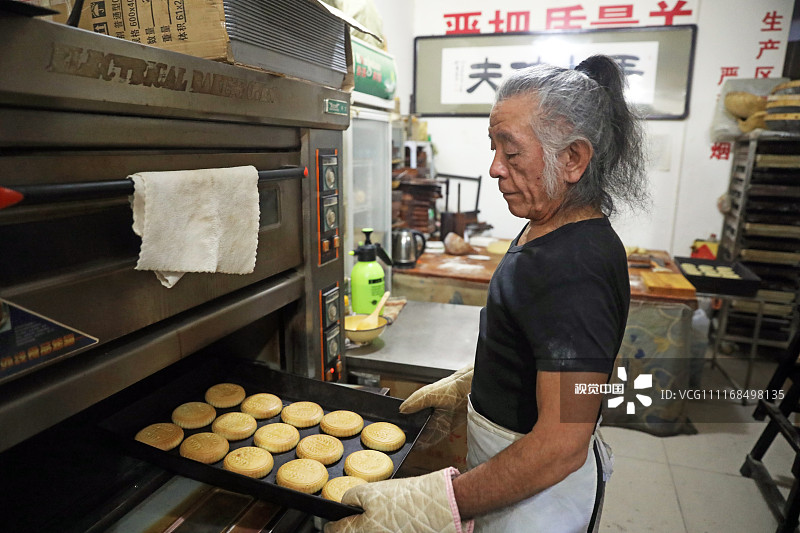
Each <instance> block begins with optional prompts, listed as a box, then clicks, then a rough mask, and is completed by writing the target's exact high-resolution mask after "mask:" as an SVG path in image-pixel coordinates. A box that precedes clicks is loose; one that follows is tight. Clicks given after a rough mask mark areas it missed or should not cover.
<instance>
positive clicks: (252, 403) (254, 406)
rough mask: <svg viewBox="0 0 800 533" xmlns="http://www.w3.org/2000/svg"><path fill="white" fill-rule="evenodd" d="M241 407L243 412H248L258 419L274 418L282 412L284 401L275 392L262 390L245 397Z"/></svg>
mask: <svg viewBox="0 0 800 533" xmlns="http://www.w3.org/2000/svg"><path fill="white" fill-rule="evenodd" d="M241 409H242V412H243V413H247V414H248V415H250V416H252V417H253V418H255V419H257V420H262V419H264V418H272V417H273V416H275V415H277V414H278V413H280V412H281V409H283V403H282V402H281V399H280V398H278V397H277V396H275V395H274V394H267V393H266V392H260V393H258V394H253V395H252V396H248V397H247V398H245V399H244V401H243V402H242V407H241Z"/></svg>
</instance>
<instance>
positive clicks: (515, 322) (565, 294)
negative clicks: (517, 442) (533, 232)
mask: <svg viewBox="0 0 800 533" xmlns="http://www.w3.org/2000/svg"><path fill="white" fill-rule="evenodd" d="M520 235H521V234H520ZM518 242H519V236H517V238H516V239H515V240H514V241H513V242H512V243H511V247H510V248H509V250H508V253H506V255H505V256H504V257H503V260H502V261H501V262H500V264H499V265H498V267H497V269H496V270H495V273H494V275H493V276H492V280H491V282H490V284H489V295H488V300H487V303H486V307H484V308H483V309H482V310H481V319H480V333H479V336H478V346H477V350H476V354H475V374H474V378H473V381H472V403H473V406H474V407H475V409H476V410H477V411H478V412H479V413H480V414H482V415H483V416H485V417H486V418H488V419H489V420H491V421H493V422H494V423H496V424H499V425H501V426H503V427H505V428H507V429H510V430H513V431H517V432H519V433H527V432H529V431H530V430H531V429H532V428H533V425H534V424H535V423H536V420H537V418H538V410H537V406H536V372H537V371H539V370H544V371H551V372H569V371H578V372H604V373H607V374H610V373H611V372H612V370H613V368H614V359H615V358H616V356H617V352H618V351H619V348H620V345H621V344H622V338H623V335H624V332H625V324H626V321H627V317H628V305H629V303H630V282H629V279H628V264H627V259H626V254H625V248H624V247H623V246H622V242H621V241H620V240H619V237H618V236H617V234H616V233H615V232H614V229H613V228H612V227H611V224H610V223H609V221H608V219H607V218H605V217H603V218H594V219H589V220H583V221H580V222H575V223H571V224H566V225H564V226H561V227H560V228H558V229H556V230H554V231H552V232H550V233H548V234H546V235H543V236H542V237H539V238H537V239H534V240H532V241H529V242H527V243H525V244H524V245H522V246H518V245H517V243H518Z"/></svg>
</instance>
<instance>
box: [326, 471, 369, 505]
mask: <svg viewBox="0 0 800 533" xmlns="http://www.w3.org/2000/svg"><path fill="white" fill-rule="evenodd" d="M366 482H367V480H366V479H361V478H360V477H355V476H340V477H335V478H333V479H331V480H330V481H328V482H327V483H325V486H324V487H322V497H323V498H325V499H326V500H333V501H335V502H339V503H341V502H342V496H344V493H345V492H347V491H348V490H349V489H352V488H353V487H355V486H356V485H363V484H364V483H366Z"/></svg>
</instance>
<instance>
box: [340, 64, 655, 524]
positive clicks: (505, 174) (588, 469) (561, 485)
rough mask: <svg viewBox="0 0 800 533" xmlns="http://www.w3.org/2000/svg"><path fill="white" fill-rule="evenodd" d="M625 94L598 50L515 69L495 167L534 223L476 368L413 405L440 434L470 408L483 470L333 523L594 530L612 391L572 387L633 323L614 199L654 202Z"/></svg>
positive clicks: (517, 251) (364, 500) (513, 261)
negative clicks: (604, 404)
mask: <svg viewBox="0 0 800 533" xmlns="http://www.w3.org/2000/svg"><path fill="white" fill-rule="evenodd" d="M623 88H624V77H623V74H622V72H621V70H620V69H619V67H618V66H617V64H616V63H615V62H614V61H613V60H611V59H610V58H608V57H604V56H593V57H591V58H589V59H587V60H586V61H584V62H583V63H581V64H580V65H579V66H578V67H577V68H576V69H575V70H568V69H563V68H556V67H550V66H545V65H539V66H535V67H530V68H528V69H524V70H521V71H517V72H515V73H514V74H513V75H512V76H511V77H510V78H509V79H507V80H506V81H505V82H504V84H503V85H502V87H500V89H499V90H498V92H497V99H496V103H495V105H494V107H493V108H492V112H491V116H490V119H489V139H490V141H491V148H492V150H493V151H494V152H495V155H494V159H493V161H492V165H491V168H490V174H491V176H492V177H494V178H496V179H497V180H498V187H499V189H500V192H501V193H502V194H503V198H504V199H505V200H506V202H507V203H508V208H509V210H510V211H511V213H512V214H514V215H516V216H518V217H520V218H524V219H527V220H528V223H527V224H526V226H525V227H524V228H523V230H522V231H521V232H520V234H519V235H518V236H517V238H516V239H515V240H514V241H513V242H512V243H511V247H510V248H509V250H508V252H507V254H506V255H505V257H504V258H503V260H502V261H501V263H500V265H499V266H498V267H497V270H496V271H495V274H494V276H493V278H492V281H491V284H490V286H489V295H488V301H487V304H486V307H485V308H484V309H483V310H482V312H481V320H480V332H479V338H478V346H477V350H476V355H475V365H474V371H473V369H472V368H471V367H468V368H465V369H462V370H460V371H459V372H457V373H455V374H454V375H453V376H450V377H448V378H445V379H444V380H441V381H439V382H437V383H433V384H431V385H428V386H426V387H423V388H422V389H420V390H419V391H417V392H416V393H414V394H413V395H412V396H411V397H410V398H409V399H408V400H406V401H405V402H404V403H403V405H402V406H401V411H403V412H414V411H416V410H419V409H422V408H424V407H428V406H432V407H435V408H436V410H435V412H434V420H433V421H432V423H431V424H429V425H430V426H431V427H432V430H431V431H434V432H436V433H437V434H438V437H441V436H443V435H446V434H447V432H448V431H449V430H450V427H451V424H452V423H457V421H458V420H459V419H460V418H461V419H463V417H464V416H466V417H467V431H468V436H467V440H468V456H467V463H468V467H469V470H468V471H467V472H466V473H464V474H461V475H459V474H458V472H457V471H456V470H455V469H446V470H442V471H439V472H434V473H431V474H428V475H425V476H420V477H415V478H407V479H398V480H390V481H385V482H381V483H374V484H367V485H362V486H359V487H356V488H354V489H351V490H350V491H348V492H347V493H346V494H345V497H344V500H343V501H344V502H345V503H349V504H354V505H359V506H361V507H363V509H364V514H362V515H358V516H353V517H348V518H346V519H344V520H341V521H339V522H335V523H332V524H329V525H328V526H327V527H326V531H327V532H333V533H337V532H343V531H346V532H356V531H405V532H423V531H424V532H434V531H453V532H458V531H470V530H472V529H473V526H474V528H475V530H476V531H484V532H489V531H492V532H522V531H525V532H548V533H562V532H563V533H573V532H586V531H594V530H595V528H596V527H597V525H598V521H599V514H600V510H601V506H602V495H603V488H604V481H605V479H604V477H607V476H604V470H605V471H606V474H610V468H608V465H607V463H608V461H604V458H607V450H606V447H605V445H604V444H603V443H602V442H600V441H599V438H598V437H597V434H596V432H595V430H596V426H597V423H598V420H599V415H600V408H601V401H602V397H601V396H600V395H580V394H575V393H574V391H575V389H576V385H581V384H586V385H591V384H598V385H599V384H603V383H606V382H607V381H608V379H609V376H610V374H611V372H612V370H613V364H614V358H615V357H616V354H617V351H618V350H619V347H620V344H621V342H622V337H623V333H624V329H625V323H626V319H627V313H628V304H629V299H630V287H629V283H628V272H627V261H626V256H625V251H624V248H623V246H622V243H621V242H620V240H619V238H618V237H617V235H616V233H615V232H614V230H613V229H612V227H611V225H610V223H609V220H608V218H607V216H608V215H610V214H611V212H612V211H613V209H614V203H613V202H614V199H619V200H623V201H626V202H628V203H630V204H632V205H634V206H638V205H640V204H641V203H643V201H644V199H645V198H646V193H645V188H644V171H643V169H644V160H643V155H642V144H643V143H642V134H641V129H640V127H639V125H638V122H637V121H636V118H635V116H634V115H633V114H632V113H631V111H630V110H629V108H628V107H627V105H626V103H625V100H624V97H623ZM473 376H474V377H473ZM425 437H426V438H431V435H430V434H429V435H425ZM473 520H474V522H473Z"/></svg>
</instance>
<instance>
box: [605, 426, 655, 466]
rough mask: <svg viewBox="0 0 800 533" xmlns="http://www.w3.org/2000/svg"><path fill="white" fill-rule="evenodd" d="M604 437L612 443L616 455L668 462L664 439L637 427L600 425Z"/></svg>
mask: <svg viewBox="0 0 800 533" xmlns="http://www.w3.org/2000/svg"><path fill="white" fill-rule="evenodd" d="M600 433H602V435H603V439H605V441H606V442H607V443H608V444H610V445H611V448H612V449H613V450H614V456H615V457H630V458H633V459H642V460H644V461H652V462H655V463H666V462H667V453H666V451H664V444H663V439H661V438H659V437H654V436H653V435H650V434H648V433H644V432H642V431H637V430H635V429H625V428H618V427H603V426H601V427H600Z"/></svg>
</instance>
